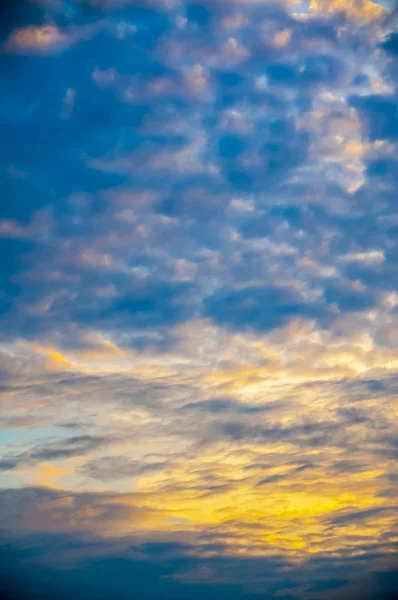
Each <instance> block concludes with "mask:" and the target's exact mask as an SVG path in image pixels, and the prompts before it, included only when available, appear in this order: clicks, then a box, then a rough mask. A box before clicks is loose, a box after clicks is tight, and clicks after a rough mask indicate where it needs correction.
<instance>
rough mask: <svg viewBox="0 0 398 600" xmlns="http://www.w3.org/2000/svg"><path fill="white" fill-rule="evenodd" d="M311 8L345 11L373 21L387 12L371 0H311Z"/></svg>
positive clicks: (360, 19)
mask: <svg viewBox="0 0 398 600" xmlns="http://www.w3.org/2000/svg"><path fill="white" fill-rule="evenodd" d="M310 8H311V10H314V11H321V12H345V13H346V14H347V15H348V16H349V17H351V18H354V19H356V20H358V21H372V20H374V19H379V18H380V17H382V16H383V15H385V14H387V11H386V9H385V8H383V7H382V6H380V4H377V3H375V2H371V0H361V1H358V0H311V5H310Z"/></svg>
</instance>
